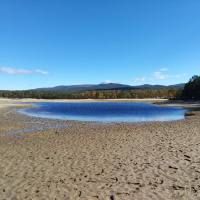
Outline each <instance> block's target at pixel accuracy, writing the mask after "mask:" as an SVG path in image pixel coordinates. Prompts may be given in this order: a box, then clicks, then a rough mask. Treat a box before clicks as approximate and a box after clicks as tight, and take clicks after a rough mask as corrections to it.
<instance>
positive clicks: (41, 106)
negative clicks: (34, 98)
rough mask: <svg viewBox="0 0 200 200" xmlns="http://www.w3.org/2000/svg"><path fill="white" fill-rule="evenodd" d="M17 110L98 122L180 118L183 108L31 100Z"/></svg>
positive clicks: (56, 117)
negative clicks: (36, 101)
mask: <svg viewBox="0 0 200 200" xmlns="http://www.w3.org/2000/svg"><path fill="white" fill-rule="evenodd" d="M31 104H33V105H36V107H33V108H26V109H22V110H20V112H21V113H24V114H27V115H30V116H34V117H42V118H53V119H62V120H79V121H98V122H145V121H172V120H180V119H184V115H185V112H186V111H187V109H181V108H172V107H161V106H157V105H153V104H148V103H130V102H129V103H111V102H109V103H107V102H105V103H102V102H101V103H31Z"/></svg>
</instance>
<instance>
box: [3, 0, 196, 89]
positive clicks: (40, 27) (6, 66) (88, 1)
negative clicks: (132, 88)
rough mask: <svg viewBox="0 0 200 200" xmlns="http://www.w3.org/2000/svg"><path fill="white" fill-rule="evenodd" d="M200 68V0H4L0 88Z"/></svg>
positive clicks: (148, 80) (127, 80)
mask: <svg viewBox="0 0 200 200" xmlns="http://www.w3.org/2000/svg"><path fill="white" fill-rule="evenodd" d="M193 75H200V1H199V0H165V1H161V0H28V1H27V0H1V1H0V90H3V89H10V90H22V89H32V88H38V87H52V86H58V85H76V84H99V83H102V82H105V83H109V82H118V83H122V84H129V85H142V84H162V85H170V84H177V83H184V82H187V81H188V80H189V79H190V78H191V76H193Z"/></svg>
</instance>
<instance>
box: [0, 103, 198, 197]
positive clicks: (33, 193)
mask: <svg viewBox="0 0 200 200" xmlns="http://www.w3.org/2000/svg"><path fill="white" fill-rule="evenodd" d="M5 105H6V106H5ZM9 105H10V104H9V103H8V102H7V103H4V106H2V107H1V109H0V199H6V200H10V199H13V200H14V199H19V200H22V199H34V200H43V199H52V200H55V199H57V200H60V199H61V200H62V199H63V200H76V199H77V200H81V199H84V200H133V199H134V200H146V199H149V200H152V199H158V200H162V199H164V200H165V199H176V200H178V199H191V200H196V199H200V128H199V124H200V113H199V112H198V111H196V112H195V115H193V116H188V117H187V118H186V120H180V121H173V122H154V123H142V124H141V123H140V124H134V123H116V124H110V125H102V124H99V123H92V122H79V121H61V120H51V119H40V118H33V117H28V116H25V115H23V114H19V113H17V112H16V110H17V109H20V107H17V105H15V106H14V107H13V105H12V107H9ZM20 106H21V105H20ZM5 113H6V115H5ZM42 128H43V129H42ZM39 129H40V130H39ZM19 130H25V131H28V130H32V131H30V132H22V133H16V134H7V132H12V131H19Z"/></svg>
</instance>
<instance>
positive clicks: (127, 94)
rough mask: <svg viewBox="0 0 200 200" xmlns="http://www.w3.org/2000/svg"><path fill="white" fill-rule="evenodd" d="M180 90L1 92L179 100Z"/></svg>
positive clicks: (41, 96) (15, 95)
mask: <svg viewBox="0 0 200 200" xmlns="http://www.w3.org/2000/svg"><path fill="white" fill-rule="evenodd" d="M181 94H182V89H175V88H171V89H159V90H152V89H149V90H138V89H136V90H101V91H94V90H92V91H84V92H77V91H35V90H29V91H27V90H26V91H3V92H0V97H4V98H20V99H23V98H36V99H144V98H179V97H180V96H181Z"/></svg>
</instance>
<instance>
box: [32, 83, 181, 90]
mask: <svg viewBox="0 0 200 200" xmlns="http://www.w3.org/2000/svg"><path fill="white" fill-rule="evenodd" d="M184 85H185V83H180V84H175V85H168V86H166V85H149V84H144V85H137V86H131V85H125V84H119V83H107V84H105V83H101V84H96V85H95V84H85V85H68V86H64V85H60V86H55V87H47V88H36V89H33V90H40V91H89V90H135V89H141V90H148V89H153V90H158V89H164V88H166V89H170V88H176V89H181V88H183V87H184Z"/></svg>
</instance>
